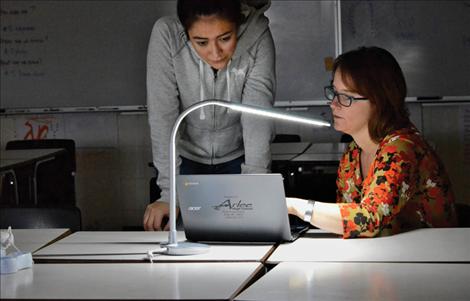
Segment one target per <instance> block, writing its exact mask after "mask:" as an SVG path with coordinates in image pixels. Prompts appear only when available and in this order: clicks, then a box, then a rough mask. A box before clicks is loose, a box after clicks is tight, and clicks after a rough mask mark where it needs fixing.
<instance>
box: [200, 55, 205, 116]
mask: <svg viewBox="0 0 470 301" xmlns="http://www.w3.org/2000/svg"><path fill="white" fill-rule="evenodd" d="M203 83H204V64H203V63H202V60H199V99H200V101H203V100H204V84H203ZM200 110H201V111H200V113H199V119H201V120H204V119H206V114H205V113H204V108H200Z"/></svg>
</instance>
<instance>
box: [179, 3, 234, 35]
mask: <svg viewBox="0 0 470 301" xmlns="http://www.w3.org/2000/svg"><path fill="white" fill-rule="evenodd" d="M176 10H177V14H178V18H179V20H180V22H181V24H182V25H183V27H184V29H185V30H186V32H188V30H189V28H191V26H192V25H193V24H194V22H196V21H197V20H198V19H199V18H200V17H201V16H212V15H217V16H218V17H220V18H222V19H225V20H228V21H229V22H232V23H234V24H235V25H236V26H237V28H238V26H240V24H241V23H242V20H243V15H242V13H241V3H240V0H178V3H177V5H176Z"/></svg>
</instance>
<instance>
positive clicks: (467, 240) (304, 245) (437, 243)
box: [267, 228, 470, 263]
mask: <svg viewBox="0 0 470 301" xmlns="http://www.w3.org/2000/svg"><path fill="white" fill-rule="evenodd" d="M285 261H311V262H313V261H321V262H327V261H330V262H332V261H336V262H338V261H343V262H354V261H356V262H465V263H469V262H470V228H428V229H418V230H414V231H410V232H405V233H401V234H396V235H392V236H387V237H377V238H361V239H343V238H340V237H338V236H334V235H331V234H325V233H322V232H321V231H309V232H308V233H306V234H305V235H304V236H303V237H301V238H299V239H297V240H296V241H295V242H293V243H291V244H283V245H280V246H279V247H278V248H277V249H276V250H275V251H274V253H273V254H272V255H271V256H270V257H269V258H268V261H267V262H268V263H278V262H285Z"/></svg>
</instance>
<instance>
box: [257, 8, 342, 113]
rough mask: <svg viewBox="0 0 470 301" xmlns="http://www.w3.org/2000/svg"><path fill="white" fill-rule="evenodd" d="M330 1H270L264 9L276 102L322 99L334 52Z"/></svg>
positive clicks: (333, 30) (329, 78)
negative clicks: (273, 52)
mask: <svg viewBox="0 0 470 301" xmlns="http://www.w3.org/2000/svg"><path fill="white" fill-rule="evenodd" d="M334 13H335V2H334V1H273V2H272V4H271V7H270V8H269V10H268V11H267V12H266V15H267V16H268V17H269V20H270V27H271V32H272V34H273V39H274V43H275V45H276V71H277V72H276V73H277V84H278V87H277V91H276V101H277V102H290V101H292V102H293V104H294V105H295V102H300V101H312V100H313V101H316V100H322V99H325V97H324V94H323V87H324V86H325V85H327V84H328V83H329V82H330V80H331V71H329V70H327V68H326V67H325V59H327V58H334V56H335V26H334V24H335V23H334V21H335V19H334Z"/></svg>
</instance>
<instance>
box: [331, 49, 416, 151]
mask: <svg viewBox="0 0 470 301" xmlns="http://www.w3.org/2000/svg"><path fill="white" fill-rule="evenodd" d="M337 70H340V72H341V77H342V80H343V82H344V83H345V84H346V86H347V87H348V88H349V89H350V90H351V91H352V92H355V93H358V94H360V95H362V96H364V97H366V98H367V99H369V101H370V103H371V106H372V112H371V118H370V120H369V124H368V127H369V135H370V136H371V138H372V140H374V141H375V142H379V141H380V140H382V139H383V138H384V137H385V136H386V135H388V134H390V132H392V131H394V130H397V129H400V128H403V127H406V126H409V125H410V119H409V113H408V109H407V108H406V106H405V97H406V82H405V77H404V75H403V72H402V70H401V68H400V65H399V64H398V62H397V61H396V60H395V58H394V57H393V55H392V54H391V53H390V52H388V51H387V50H385V49H382V48H379V47H360V48H358V49H356V50H352V51H348V52H345V53H343V54H341V55H340V56H339V57H338V58H336V60H335V62H334V65H333V75H334V73H335V72H336V71H337Z"/></svg>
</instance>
